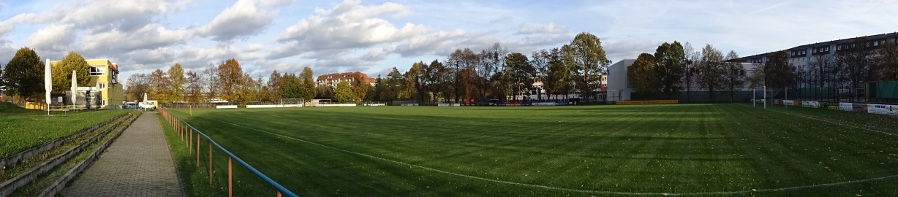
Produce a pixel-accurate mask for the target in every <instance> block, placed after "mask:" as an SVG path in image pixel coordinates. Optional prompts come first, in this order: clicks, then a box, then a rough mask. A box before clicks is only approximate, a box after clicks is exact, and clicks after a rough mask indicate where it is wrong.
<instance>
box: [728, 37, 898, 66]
mask: <svg viewBox="0 0 898 197" xmlns="http://www.w3.org/2000/svg"><path fill="white" fill-rule="evenodd" d="M858 38H863V39H866V40H867V41H876V40H884V39H888V38H898V32H893V33H884V34H876V35H870V36H861V37H854V38H845V39H839V40H832V41H827V42H818V43H813V44H805V45H799V46H796V47H792V48H788V49H784V50H779V51H792V50H801V49H807V48H815V47H825V46H832V45H840V44H850V43H853V42H854V41H855V39H858ZM775 52H778V51H773V52H767V53H761V54H757V55H751V56H745V57H741V58H736V59H731V60H726V61H728V62H732V61H737V62H744V61H745V60H748V59H754V58H760V57H767V56H770V55H772V54H773V53H775Z"/></svg>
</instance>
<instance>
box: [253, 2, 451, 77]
mask: <svg viewBox="0 0 898 197" xmlns="http://www.w3.org/2000/svg"><path fill="white" fill-rule="evenodd" d="M410 13H412V11H411V10H410V9H408V8H406V7H405V6H403V5H400V4H395V3H384V4H380V5H371V6H366V5H361V3H360V2H359V1H357V0H346V1H343V2H342V3H340V4H338V5H336V6H334V7H333V8H331V9H329V10H325V9H321V8H317V9H315V11H314V14H313V15H312V16H309V17H308V18H305V19H302V20H300V21H299V22H298V23H296V24H295V25H293V26H290V27H287V28H286V30H284V32H283V33H282V34H281V35H280V36H279V37H278V38H277V39H276V41H277V42H279V43H280V44H281V45H280V46H279V47H277V48H275V49H273V50H271V51H270V52H271V53H270V55H269V56H268V58H269V59H280V58H287V57H293V56H298V57H300V58H309V59H314V60H315V63H313V66H315V68H316V69H325V70H329V71H343V70H344V69H346V68H351V69H349V70H366V69H367V68H370V66H373V65H375V64H376V63H377V62H379V61H382V60H384V59H385V58H388V57H390V55H391V54H399V55H400V56H402V57H407V56H417V55H433V54H435V53H442V52H445V51H449V50H451V48H452V47H454V46H457V45H459V43H461V42H463V39H462V38H464V37H465V35H467V32H466V31H464V30H455V31H451V32H446V31H441V30H438V29H436V28H433V27H429V26H425V25H421V24H414V23H410V22H406V23H405V24H403V25H401V26H397V25H395V24H394V23H393V22H391V21H390V18H394V19H395V18H402V17H404V16H407V15H409V14H410ZM361 60H364V61H361ZM331 67H334V68H331Z"/></svg>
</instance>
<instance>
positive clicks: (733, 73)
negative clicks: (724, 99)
mask: <svg viewBox="0 0 898 197" xmlns="http://www.w3.org/2000/svg"><path fill="white" fill-rule="evenodd" d="M736 58H739V55H737V54H736V52H735V51H730V52H729V53H727V56H726V58H724V59H726V60H732V59H736ZM724 70H725V76H724V77H725V82H726V88H727V90H729V91H730V102H733V101H735V100H736V91H737V90H740V89H742V86H743V85H745V68H743V67H742V63H739V62H726V63H724Z"/></svg>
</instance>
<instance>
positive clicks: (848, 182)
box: [210, 118, 898, 196]
mask: <svg viewBox="0 0 898 197" xmlns="http://www.w3.org/2000/svg"><path fill="white" fill-rule="evenodd" d="M210 119H213V120H215V121H218V122H221V123H227V124H230V125H234V126H238V127H243V128H247V129H251V130H255V131H260V132H264V133H268V134H272V135H276V136H280V137H284V138H289V139H294V140H298V141H301V142H305V143H308V144H313V145H317V146H321V147H325V148H328V149H333V150H336V151H340V152H345V153H349V154H353V155H358V156H363V157H368V158H371V159H377V160H381V161H386V162H390V163H395V164H400V165H407V166H412V167H416V168H421V169H425V170H430V171H434V172H439V173H443V174H448V175H454V176H460V177H465V178H471V179H477V180H482V181H489V182H495V183H503V184H509V185H518V186H524V187H534V188H543V189H549V190H558V191H568V192H578V193H592V194H616V195H631V196H698V195H733V194H749V193H761V192H778V191H787V190H798V189H807V188H819V187H830V186H839V185H847V184H853V183H863V182H870V181H878V180H887V179H894V178H898V175H890V176H882V177H875V178H868V179H859V180H848V181H841V182H832V183H821V184H812V185H803V186H793V187H782V188H768V189H751V190H741V191H718V192H684V193H668V192H617V191H601V190H584V189H570V188H562V187H552V186H546V185H537V184H529V183H518V182H511V181H502V180H494V179H487V178H483V177H478V176H472V175H467V174H459V173H455V172H449V171H445V170H440V169H435V168H430V167H426V166H420V165H415V164H410V163H405V162H401V161H395V160H391V159H387V158H381V157H377V156H373V155H368V154H365V153H359V152H354V151H350V150H346V149H341V148H337V147H333V146H328V145H324V144H319V143H316V142H312V141H306V140H304V139H300V138H295V137H291V136H286V135H283V134H279V133H272V132H269V131H264V130H260V129H257V128H252V127H247V126H243V125H238V124H235V123H233V122H226V121H222V120H219V119H214V118H210Z"/></svg>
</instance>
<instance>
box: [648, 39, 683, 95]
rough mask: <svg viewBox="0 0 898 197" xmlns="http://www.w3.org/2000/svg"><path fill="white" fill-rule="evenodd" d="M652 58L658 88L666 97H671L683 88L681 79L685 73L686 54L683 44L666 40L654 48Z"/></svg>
mask: <svg viewBox="0 0 898 197" xmlns="http://www.w3.org/2000/svg"><path fill="white" fill-rule="evenodd" d="M654 59H655V61H656V62H657V66H655V68H654V73H655V75H657V78H658V81H659V83H660V85H661V86H660V90H661V92H663V93H664V95H666V96H667V97H668V98H673V97H674V96H675V95H677V94H678V93H680V89H683V85H682V80H683V76H684V75H685V73H686V55H685V52H684V51H683V46H682V45H680V43H679V42H677V41H674V42H673V43H672V44H668V43H667V42H665V43H663V44H661V45H660V46H658V48H657V49H655V55H654Z"/></svg>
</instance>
